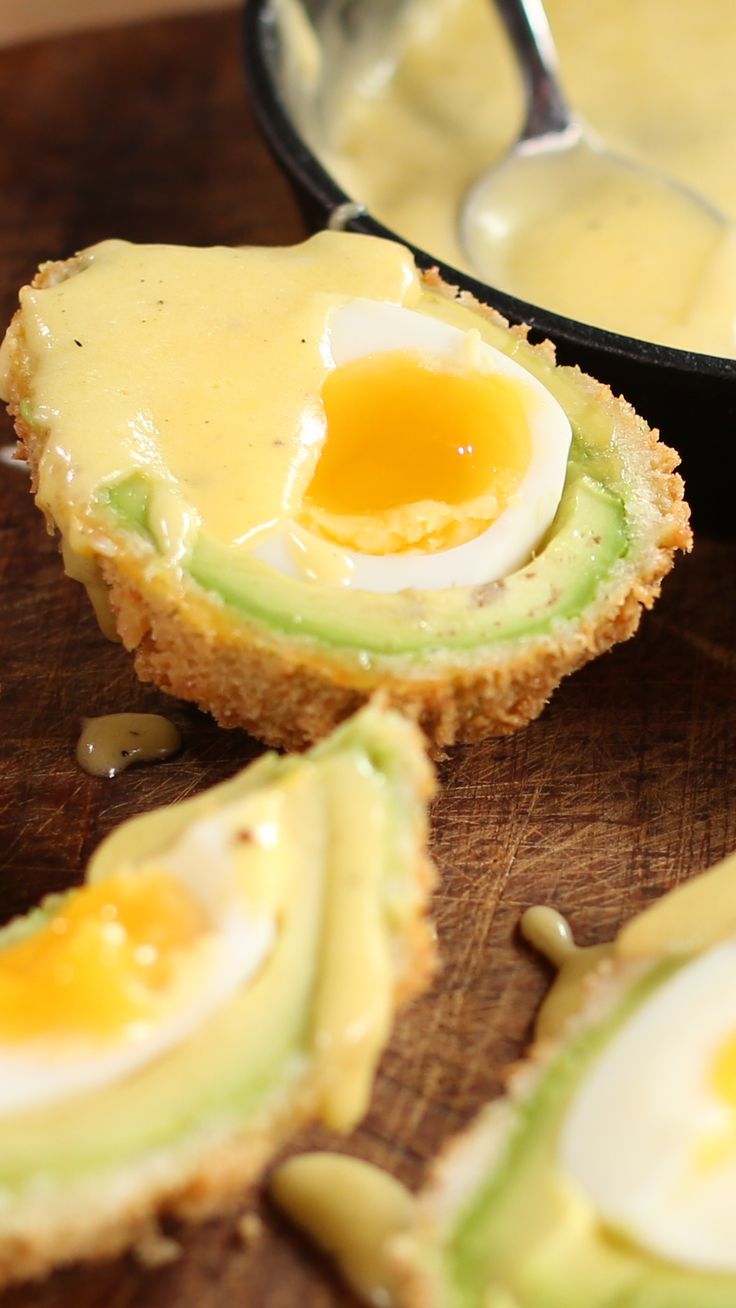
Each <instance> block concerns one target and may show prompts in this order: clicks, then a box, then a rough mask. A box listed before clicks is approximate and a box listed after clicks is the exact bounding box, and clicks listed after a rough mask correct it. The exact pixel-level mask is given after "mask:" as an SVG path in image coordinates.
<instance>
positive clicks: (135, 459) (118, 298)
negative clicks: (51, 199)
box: [21, 232, 421, 560]
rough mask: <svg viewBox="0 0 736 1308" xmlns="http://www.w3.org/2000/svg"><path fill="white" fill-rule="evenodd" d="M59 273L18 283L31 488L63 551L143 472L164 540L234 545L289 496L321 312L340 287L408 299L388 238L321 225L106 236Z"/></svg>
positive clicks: (306, 450)
mask: <svg viewBox="0 0 736 1308" xmlns="http://www.w3.org/2000/svg"><path fill="white" fill-rule="evenodd" d="M84 259H85V263H86V265H87V266H86V267H85V268H84V270H83V271H82V272H81V273H78V274H75V275H73V276H71V277H69V278H68V279H67V280H65V281H62V282H60V283H59V284H58V285H56V286H53V287H49V288H45V289H42V290H31V289H26V290H25V291H24V292H23V294H22V302H21V309H22V325H23V331H24V335H25V341H26V346H27V349H28V351H29V354H30V358H31V362H32V372H33V415H32V416H33V421H34V422H37V423H38V424H40V425H42V426H44V427H48V430H49V439H48V441H47V443H46V446H45V449H44V454H43V457H42V459H41V467H40V478H39V492H38V494H39V502H40V504H41V505H42V506H43V507H44V508H46V509H48V510H49V511H50V513H51V514H52V516H53V518H54V519H55V521H56V522H57V524H58V525H59V527H60V528H61V530H62V532H63V533H64V535H65V536H66V538H67V539H68V540H69V542H70V545H71V547H72V548H73V550H74V551H76V552H77V554H82V555H84V554H88V553H89V552H90V551H91V549H93V548H94V547H95V544H96V545H97V546H98V547H100V548H103V549H104V548H105V545H104V543H102V544H101V543H100V542H99V541H97V542H95V539H94V526H93V525H92V523H91V519H90V514H89V506H90V503H91V502H92V501H93V499H94V497H95V495H96V494H97V493H98V492H99V491H100V489H101V488H104V487H105V486H106V485H111V484H114V483H115V482H118V481H120V480H122V479H125V478H126V477H128V476H130V475H132V474H134V473H135V472H136V471H141V472H143V473H145V474H146V475H147V476H149V477H152V478H154V479H156V480H157V482H158V489H157V491H156V493H155V496H154V502H153V505H152V508H151V512H150V515H149V517H150V519H151V524H152V527H153V530H154V534H155V535H156V537H157V544H158V545H159V548H160V549H161V550H162V552H164V553H166V554H167V555H169V557H170V558H172V559H174V560H175V559H177V558H181V557H183V555H184V554H185V553H186V550H187V548H188V546H189V544H190V543H191V540H192V538H193V535H194V534H195V533H196V531H197V530H198V529H199V528H200V527H202V528H203V529H205V530H206V531H207V533H208V534H209V535H211V536H213V537H215V538H216V539H217V540H220V541H223V542H225V543H227V544H228V545H232V546H234V547H237V546H243V547H244V548H247V547H248V546H250V545H251V544H252V543H253V538H254V536H256V535H257V534H258V533H259V532H260V531H262V530H263V529H268V527H269V526H273V524H274V522H279V521H281V520H282V519H283V518H284V517H286V516H288V514H289V513H290V511H291V510H292V509H293V507H294V506H295V505H298V503H299V501H300V497H301V495H302V494H303V491H304V488H305V486H306V485H307V484H308V482H309V480H310V478H311V475H312V473H313V471H314V465H315V462H316V459H317V455H318V449H319V443H320V441H321V439H322V436H323V415H322V412H321V409H320V406H319V405H318V403H317V402H316V399H315V397H318V396H319V393H320V388H321V385H322V382H323V380H324V378H325V375H326V373H327V370H328V361H327V360H326V359H325V354H324V351H325V333H326V321H327V318H328V315H329V311H330V310H331V309H332V308H334V307H336V306H337V305H339V304H341V303H343V302H345V301H346V300H348V299H350V298H352V297H355V296H369V297H373V298H377V299H382V300H386V301H388V302H391V303H395V304H406V305H412V304H414V302H415V301H416V300H417V299H418V297H419V296H420V294H421V291H420V286H419V280H418V276H417V273H416V270H415V268H414V263H413V260H412V257H411V255H410V254H409V253H408V252H407V251H406V250H404V249H402V248H401V247H400V246H398V245H394V244H393V243H389V242H383V241H378V240H367V241H356V239H355V238H354V237H351V236H349V235H345V234H342V233H334V232H326V233H321V234H320V235H318V236H316V237H314V238H312V240H311V241H308V242H306V243H305V244H304V245H301V246H294V247H292V248H288V249H256V248H246V249H237V250H231V249H223V248H219V249H208V250H192V249H185V248H178V247H174V246H134V245H129V244H127V243H125V242H121V241H107V242H104V243H103V244H102V245H99V246H96V247H94V249H92V250H91V251H90V252H89V253H88V254H86V255H85V256H84Z"/></svg>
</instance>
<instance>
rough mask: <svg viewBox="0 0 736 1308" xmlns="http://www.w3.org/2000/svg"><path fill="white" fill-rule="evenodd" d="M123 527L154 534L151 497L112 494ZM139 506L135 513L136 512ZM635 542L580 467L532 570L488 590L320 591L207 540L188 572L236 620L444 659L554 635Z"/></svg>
mask: <svg viewBox="0 0 736 1308" xmlns="http://www.w3.org/2000/svg"><path fill="white" fill-rule="evenodd" d="M106 499H107V504H108V505H109V507H110V508H111V509H112V511H113V513H114V515H115V517H116V519H117V521H118V523H119V524H120V525H121V526H123V527H124V528H125V529H127V530H129V531H135V532H138V533H145V530H146V528H145V510H144V508H143V507H142V506H143V505H144V503H145V489H144V488H143V487H141V486H140V484H139V485H138V486H136V487H133V486H131V485H130V484H128V485H125V486H119V487H116V488H115V489H114V490H111V491H108V492H106ZM128 506H134V513H133V512H129V511H128ZM628 543H629V535H628V530H627V522H626V513H625V509H624V505H623V502H622V500H621V499H620V497H619V496H618V495H616V494H612V493H611V492H610V491H607V490H606V489H605V488H604V487H603V486H602V485H601V484H600V483H599V482H597V481H594V480H593V479H592V478H591V477H590V476H588V475H587V474H586V473H585V472H584V471H583V470H582V467H581V466H580V464H578V463H572V464H571V465H570V468H569V469H568V481H567V485H566V487H565V491H564V493H563V498H562V502H561V504H560V508H559V510H558V513H557V517H556V519H555V522H554V524H553V528H552V531H551V533H550V535H549V537H548V539H547V542H546V544H545V545H544V547H543V549H542V550H541V552H540V554H539V555H538V556H537V557H536V558H535V559H534V560H533V561H532V562H531V563H530V564H528V565H527V566H526V567H524V568H522V569H520V570H519V571H518V572H516V573H514V574H513V575H512V576H510V577H507V578H506V579H505V580H504V581H502V582H498V583H494V584H493V585H492V587H491V588H489V594H488V597H487V598H484V599H479V597H478V593H477V590H473V589H466V588H463V587H454V588H451V589H448V590H446V591H433V592H431V593H428V592H420V591H405V592H402V593H400V594H398V595H379V594H374V593H368V592H366V591H346V590H343V589H341V588H336V587H331V586H319V587H318V586H315V585H313V584H312V583H309V582H300V581H297V580H295V579H293V578H290V577H286V576H282V575H281V574H279V573H277V572H275V571H274V570H273V569H272V568H270V567H268V566H267V565H266V564H264V563H261V562H259V561H258V560H256V559H253V558H248V557H247V556H243V555H235V553H234V552H231V551H229V550H228V549H227V547H226V546H224V545H222V544H220V543H218V542H216V541H214V540H212V539H209V540H208V539H207V538H205V537H204V536H199V537H198V539H197V541H196V543H195V545H194V548H193V551H192V554H191V556H190V558H189V559H188V561H187V563H186V565H185V571H186V572H187V573H188V575H189V576H190V577H191V578H192V580H194V581H195V582H196V583H197V585H198V586H200V587H201V588H202V589H203V590H205V591H207V592H208V593H209V594H211V595H214V596H215V597H216V598H217V599H219V600H222V601H224V603H225V605H226V606H227V608H228V611H229V612H230V613H231V614H232V615H233V616H234V617H235V618H241V619H245V620H246V621H247V620H251V621H257V622H262V623H267V624H268V626H269V627H271V628H272V629H274V630H276V631H278V632H280V633H282V634H284V635H286V636H290V637H297V638H304V637H311V638H313V639H315V640H319V641H320V642H321V643H323V644H325V645H327V646H332V647H334V648H335V649H340V650H345V651H351V650H352V651H366V652H367V653H368V654H369V655H370V654H377V655H381V654H383V655H392V654H393V655H402V654H409V655H412V656H414V657H416V658H417V659H421V658H422V657H423V656H425V657H428V656H431V655H434V654H436V653H437V652H438V651H443V650H446V651H447V652H448V654H450V653H452V651H458V652H465V651H472V650H473V649H474V648H475V647H477V646H484V647H487V646H488V645H489V644H505V643H508V642H512V641H514V640H519V639H522V638H523V637H528V636H536V635H545V634H546V633H547V632H549V631H550V630H551V629H552V628H553V626H554V624H555V622H559V621H560V620H565V619H569V618H575V617H577V616H578V615H579V614H580V613H582V611H583V610H584V609H585V607H586V606H587V605H588V604H589V603H591V602H592V601H593V600H594V598H595V596H596V593H597V591H598V588H599V587H600V585H601V584H602V583H603V581H604V580H605V579H606V578H607V577H608V576H610V575H611V573H612V571H613V570H614V568H615V566H616V563H617V561H618V560H619V559H621V558H622V557H623V556H625V554H626V552H627V548H628Z"/></svg>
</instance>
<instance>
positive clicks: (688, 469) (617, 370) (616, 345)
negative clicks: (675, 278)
mask: <svg viewBox="0 0 736 1308" xmlns="http://www.w3.org/2000/svg"><path fill="white" fill-rule="evenodd" d="M243 34H244V57H245V67H246V73H247V77H248V81H249V84H250V91H251V98H252V101H253V105H254V107H255V111H256V115H257V117H258V121H259V124H260V127H261V130H262V132H263V135H264V137H265V139H266V141H267V143H268V145H269V147H270V149H271V151H272V153H273V154H274V156H275V158H276V160H277V162H278V163H279V164H280V165H281V167H282V168H283V169H284V171H285V173H286V174H287V176H288V178H289V179H290V181H291V184H292V186H293V189H294V192H295V194H296V197H297V199H298V201H299V204H300V207H301V209H302V212H303V214H304V217H305V219H306V221H307V223H308V224H309V225H310V226H311V227H313V228H318V227H322V226H324V225H325V223H326V222H327V221H328V220H329V219H330V218H331V217H333V216H334V215H335V211H336V210H338V209H340V206H343V205H349V204H350V203H351V197H350V196H348V195H346V194H345V192H344V191H343V190H341V188H340V187H339V186H338V185H337V183H336V182H335V181H333V179H332V178H331V177H330V175H329V174H328V173H327V172H326V171H325V169H324V168H323V167H322V165H321V164H320V163H319V161H318V160H317V158H316V157H315V155H313V154H312V152H311V150H310V149H309V148H308V147H307V146H306V145H305V143H304V141H303V140H302V139H301V137H300V136H299V133H298V132H297V130H296V128H295V126H294V124H293V122H292V121H291V119H290V117H289V114H288V111H287V109H286V107H285V101H284V99H283V98H282V96H281V94H280V88H279V69H280V36H279V28H278V20H277V16H276V12H275V9H274V5H273V0H247V3H246V5H245V10H244V15H243ZM340 225H341V226H345V227H346V228H347V229H348V230H350V231H356V232H366V233H368V234H370V235H373V236H384V237H388V238H390V239H391V240H401V239H402V238H401V237H400V236H399V235H398V234H397V233H396V232H393V231H391V230H390V229H389V228H387V227H384V226H383V225H382V224H381V223H379V222H377V221H376V220H375V219H374V218H372V217H371V215H370V214H369V213H368V212H367V211H366V210H365V209H362V207H361V206H359V205H354V206H352V208H351V209H349V210H347V211H345V216H344V218H343V221H341V224H340ZM403 244H405V245H407V246H408V247H409V249H411V250H412V251H413V253H414V255H415V258H416V261H417V263H418V264H419V265H420V266H421V267H423V268H428V267H436V268H438V269H439V272H440V274H441V276H442V277H443V278H444V280H445V281H447V282H449V283H450V284H451V285H456V286H460V287H462V288H463V289H465V290H468V291H470V292H472V294H473V295H475V296H476V297H477V298H478V299H479V300H481V301H484V302H485V303H486V304H492V305H493V306H494V308H496V309H498V310H499V311H500V312H501V313H502V314H503V315H504V317H506V318H508V319H509V321H510V322H514V323H519V322H525V323H528V324H529V326H530V328H531V337H532V339H534V340H542V339H544V338H548V339H549V340H551V341H553V342H554V344H555V346H556V349H557V357H558V359H559V361H560V362H561V363H568V364H578V365H579V366H580V367H581V368H582V369H583V370H584V371H585V372H588V373H590V374H591V375H592V376H594V377H597V378H598V379H599V380H600V381H604V382H607V383H608V385H609V386H611V388H612V389H613V390H614V391H615V392H616V393H617V394H622V395H625V396H626V398H627V399H628V400H629V401H630V402H631V404H633V406H634V408H635V409H637V411H638V412H639V413H641V414H642V416H643V417H645V418H646V419H647V421H648V422H649V423H651V424H652V425H653V426H656V427H659V428H660V430H661V432H662V436H663V438H664V439H665V441H666V442H667V443H668V444H669V445H673V446H674V447H675V448H676V449H677V450H678V451H679V453H680V455H681V457H682V469H681V471H682V473H683V475H684V477H685V480H686V483H687V498H688V500H689V502H690V505H691V507H692V510H693V520H694V524H695V526H696V528H697V529H698V530H700V531H702V532H705V533H708V534H710V535H720V536H730V535H733V534H734V527H735V526H736V514H735V513H734V508H733V501H734V487H735V486H736V360H734V359H722V358H717V357H716V356H714V355H709V354H694V353H692V352H691V351H688V350H675V349H671V348H669V347H667V346H663V345H653V344H651V343H650V342H647V341H639V340H636V339H635V338H633V337H630V336H621V335H619V334H618V333H616V332H609V331H604V330H602V329H601V328H598V327H590V326H588V325H586V324H585V323H580V322H576V321H574V319H572V318H564V317H562V316H561V315H560V314H556V313H550V312H549V311H548V310H546V309H540V308H537V307H536V306H535V305H533V304H527V303H526V302H525V301H524V300H517V299H516V298H515V297H514V296H511V295H506V294H505V293H504V292H503V291H496V290H494V289H493V288H492V287H490V286H487V285H486V284H485V283H484V282H480V281H476V279H475V278H474V277H470V276H468V275H467V274H466V273H462V272H460V271H458V269H456V268H453V267H451V266H450V265H448V264H445V263H443V262H442V261H441V260H439V259H436V258H434V257H433V256H432V255H431V254H428V253H427V251H426V250H421V249H418V248H417V247H416V246H413V245H411V243H410V242H408V241H403Z"/></svg>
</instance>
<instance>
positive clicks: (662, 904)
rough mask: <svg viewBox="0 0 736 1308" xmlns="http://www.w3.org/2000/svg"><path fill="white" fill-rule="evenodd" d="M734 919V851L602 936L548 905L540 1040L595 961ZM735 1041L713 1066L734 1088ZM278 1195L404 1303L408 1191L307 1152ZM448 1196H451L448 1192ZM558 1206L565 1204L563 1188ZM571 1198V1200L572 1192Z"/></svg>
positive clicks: (277, 1181)
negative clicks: (401, 1261) (596, 941)
mask: <svg viewBox="0 0 736 1308" xmlns="http://www.w3.org/2000/svg"><path fill="white" fill-rule="evenodd" d="M735 922H736V855H732V856H731V857H730V858H727V859H725V860H724V861H723V862H722V863H719V864H718V865H717V866H716V867H714V868H712V869H711V870H710V871H709V872H706V873H705V874H703V875H702V876H699V877H696V878H694V879H693V880H692V881H689V882H687V883H686V884H685V885H683V886H681V887H678V888H677V889H676V890H674V891H671V892H670V893H669V894H668V895H665V896H664V897H663V898H662V899H661V900H659V901H658V902H657V903H655V904H653V905H652V906H651V907H650V908H648V909H646V910H645V911H644V912H643V913H640V914H638V915H637V916H636V917H634V918H633V919H632V920H631V922H629V923H627V925H626V926H624V928H623V929H622V931H621V932H620V934H619V935H618V936H617V937H616V938H615V940H613V941H611V942H610V943H608V944H601V945H593V946H588V947H582V946H579V945H576V944H575V941H574V938H573V935H572V931H571V929H570V926H569V923H568V922H567V920H566V918H564V917H563V916H562V914H560V913H558V912H557V911H556V910H555V909H551V908H548V907H546V906H541V905H539V906H535V907H534V908H530V909H528V910H527V911H526V913H525V914H524V916H523V918H522V932H523V934H524V936H525V937H526V939H527V940H528V941H529V942H530V943H531V944H532V945H534V947H535V948H537V949H539V950H540V952H541V953H543V954H544V955H545V957H547V958H548V959H549V961H550V962H551V963H552V964H553V965H554V966H555V968H556V969H557V976H556V978H555V981H554V984H553V985H552V987H551V989H550V991H549V994H548V995H547V998H546V1000H545V1002H544V1004H543V1006H542V1009H541V1011H540V1013H539V1016H538V1020H537V1024H536V1035H537V1037H538V1038H550V1039H559V1038H561V1037H563V1036H564V1031H565V1027H566V1025H567V1023H568V1021H569V1019H570V1018H571V1017H573V1016H574V1014H575V1013H578V1012H580V1011H581V1010H582V1009H583V1007H584V1004H585V1001H586V994H587V991H588V990H589V987H590V985H591V983H592V980H593V976H594V974H595V973H596V972H598V971H599V970H600V969H601V968H606V967H614V966H617V965H618V966H620V965H621V964H624V965H625V964H626V963H631V962H634V961H639V962H645V961H647V962H650V963H652V964H656V963H658V962H659V961H661V960H662V959H663V958H667V957H671V956H672V955H676V954H688V953H691V952H697V951H699V950H702V949H707V948H709V947H710V946H711V945H713V944H714V943H715V942H717V941H719V940H724V939H728V937H729V936H731V935H732V934H733V932H734V929H735V928H734V923H735ZM733 1068H734V1049H733V1045H732V1044H729V1045H728V1046H727V1047H726V1049H725V1051H724V1057H723V1059H722V1062H721V1063H720V1064H719V1066H718V1072H719V1074H720V1075H721V1076H722V1077H724V1078H725V1079H726V1081H727V1092H728V1094H729V1095H731V1094H732V1086H733ZM270 1190H271V1194H272V1196H273V1198H274V1200H275V1201H276V1203H277V1204H278V1205H279V1207H281V1208H282V1209H283V1210H284V1212H286V1213H287V1214H288V1216H289V1217H290V1218H291V1220H292V1221H293V1222H295V1223H296V1224H297V1225H298V1226H300V1227H301V1228H302V1229H304V1230H305V1231H306V1232H307V1233H308V1234H309V1235H310V1236H311V1237H312V1238H313V1239H314V1240H315V1241H316V1242H317V1243H318V1244H319V1245H320V1247H321V1248H322V1249H324V1250H325V1251H326V1252H327V1253H328V1254H330V1255H331V1256H332V1257H333V1258H335V1260H336V1261H337V1263H338V1264H339V1266H340V1270H341V1271H342V1273H343V1275H344V1276H345V1278H346V1280H347V1281H348V1282H349V1283H350V1285H352V1286H353V1288H354V1289H355V1290H356V1291H357V1292H358V1293H359V1294H360V1295H362V1297H363V1298H364V1299H365V1300H366V1301H367V1302H368V1303H372V1304H375V1305H377V1308H390V1306H391V1305H394V1304H398V1303H401V1302H403V1296H402V1294H401V1291H400V1287H399V1282H398V1281H397V1274H396V1258H395V1255H396V1253H397V1252H398V1249H399V1248H400V1242H401V1241H402V1240H403V1239H404V1237H405V1235H406V1233H407V1232H409V1231H411V1229H412V1226H413V1223H414V1222H415V1221H416V1203H415V1200H414V1198H413V1196H412V1195H411V1194H410V1193H409V1191H408V1190H407V1189H406V1188H405V1187H404V1186H402V1185H401V1184H400V1183H399V1182H398V1181H396V1180H395V1179H394V1178H393V1177H391V1176H388V1175H387V1174H386V1173H385V1172H383V1171H381V1170H380V1169H379V1168H376V1167H373V1166H371V1165H370V1164H368V1163H365V1162H362V1161H360V1160H358V1159H355V1158H349V1157H345V1156H342V1155H334V1154H323V1153H310V1154H302V1155H300V1156H298V1157H296V1158H292V1159H289V1160H288V1161H287V1162H286V1163H285V1164H282V1166H281V1167H279V1168H277V1170H276V1172H275V1174H274V1177H273V1178H272V1181H271V1186H270ZM450 1202H453V1203H454V1202H456V1200H455V1199H454V1198H453V1197H452V1196H451V1198H450ZM558 1202H559V1203H560V1204H563V1203H567V1202H568V1195H567V1191H566V1190H565V1189H564V1188H562V1189H561V1190H560V1195H559V1200H558ZM576 1202H577V1200H576Z"/></svg>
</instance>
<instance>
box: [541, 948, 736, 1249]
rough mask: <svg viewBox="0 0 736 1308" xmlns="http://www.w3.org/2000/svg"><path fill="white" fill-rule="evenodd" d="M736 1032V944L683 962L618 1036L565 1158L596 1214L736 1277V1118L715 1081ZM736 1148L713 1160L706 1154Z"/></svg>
mask: <svg viewBox="0 0 736 1308" xmlns="http://www.w3.org/2000/svg"><path fill="white" fill-rule="evenodd" d="M734 1033H736V941H734V940H730V941H727V942H725V943H723V944H720V945H717V946H716V947H715V948H713V949H711V950H709V951H708V953H706V954H704V955H702V956H701V957H700V958H698V959H696V960H695V961H694V962H692V963H689V964H688V965H686V966H685V967H683V968H682V969H680V970H679V971H678V972H677V973H675V975H674V976H673V977H671V978H670V979H669V980H668V981H667V982H665V983H664V984H663V985H662V986H661V987H660V988H658V989H657V990H656V991H655V992H654V994H653V995H652V996H651V997H650V998H649V999H648V1000H647V1001H646V1002H645V1003H644V1004H643V1005H642V1006H641V1008H639V1009H638V1010H637V1011H636V1012H635V1013H634V1015H633V1016H632V1017H631V1018H630V1020H629V1021H627V1022H626V1023H625V1025H624V1026H623V1027H622V1028H621V1030H620V1031H619V1032H618V1033H617V1034H616V1035H614V1037H613V1038H612V1039H611V1041H610V1042H609V1043H608V1044H607V1045H606V1047H605V1048H604V1050H603V1052H602V1054H601V1055H600V1057H599V1058H598V1059H597V1061H596V1063H595V1064H594V1066H593V1068H592V1070H591V1071H590V1072H589V1074H588V1075H587V1076H586V1077H585V1079H584V1080H583V1082H582V1084H581V1086H580V1087H579V1089H578V1091H577V1094H576V1095H575V1098H574V1100H573V1102H572V1105H571V1107H570V1109H569V1112H568V1114H567V1117H566V1121H565V1126H564V1130H563V1132H562V1136H561V1142H560V1152H559V1161H560V1163H561V1165H562V1168H563V1170H564V1172H565V1174H566V1175H567V1176H568V1177H569V1178H570V1179H571V1180H572V1181H573V1182H574V1183H575V1184H576V1185H577V1186H579V1187H580V1189H581V1190H582V1191H583V1192H584V1194H585V1195H586V1196H587V1198H588V1200H589V1201H590V1202H591V1204H592V1205H593V1207H594V1209H595V1211H596V1212H597V1213H598V1215H599V1216H600V1217H601V1218H602V1219H603V1220H604V1222H606V1223H607V1224H608V1225H609V1226H611V1227H613V1228H615V1229H618V1230H620V1231H622V1232H624V1233H625V1234H626V1235H627V1236H628V1237H629V1238H630V1239H631V1240H633V1241H635V1242H636V1243H637V1244H639V1245H640V1246H643V1247H644V1248H646V1249H648V1250H650V1251H651V1252H653V1253H655V1254H657V1255H659V1256H660V1257H662V1258H666V1259H668V1260H669V1261H671V1262H673V1263H676V1264H678V1265H682V1266H686V1267H693V1268H698V1269H701V1270H703V1271H713V1272H716V1271H719V1272H736V1113H735V1111H734V1109H733V1108H732V1107H730V1106H729V1105H728V1104H727V1103H726V1102H725V1101H724V1100H722V1099H721V1098H720V1097H719V1096H718V1095H717V1093H716V1092H715V1090H714V1088H713V1087H712V1085H711V1078H712V1074H713V1064H714V1060H715V1059H716V1057H717V1054H718V1052H719V1050H720V1049H722V1048H723V1046H724V1045H725V1043H726V1042H727V1041H728V1040H729V1039H730V1038H731V1037H733V1035H734ZM719 1139H722V1140H724V1141H725V1142H726V1145H727V1146H728V1144H729V1142H730V1144H731V1146H732V1147H731V1148H730V1149H728V1148H727V1149H726V1151H725V1153H724V1156H723V1157H722V1158H720V1159H719V1161H718V1162H717V1163H715V1164H713V1165H711V1166H709V1167H705V1166H704V1165H703V1150H704V1149H705V1150H707V1149H708V1146H709V1144H710V1143H712V1142H713V1141H714V1140H716V1141H718V1140H719Z"/></svg>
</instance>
